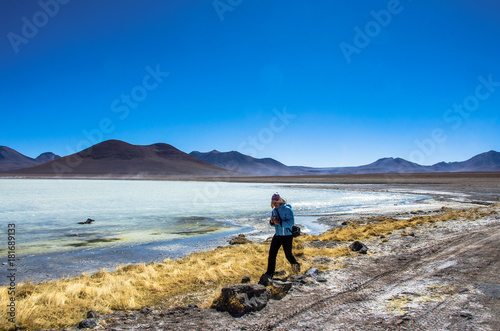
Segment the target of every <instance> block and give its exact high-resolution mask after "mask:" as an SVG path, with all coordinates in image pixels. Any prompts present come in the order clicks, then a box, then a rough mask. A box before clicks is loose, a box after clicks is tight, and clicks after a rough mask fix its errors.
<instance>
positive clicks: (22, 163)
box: [0, 146, 59, 171]
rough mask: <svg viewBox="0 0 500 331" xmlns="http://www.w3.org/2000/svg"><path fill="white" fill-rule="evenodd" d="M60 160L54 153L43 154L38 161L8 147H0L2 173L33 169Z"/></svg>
mask: <svg viewBox="0 0 500 331" xmlns="http://www.w3.org/2000/svg"><path fill="white" fill-rule="evenodd" d="M57 158H59V156H58V155H55V154H54V153H50V152H47V153H42V154H40V155H39V156H38V157H37V158H36V159H32V158H31V157H27V156H26V155H23V154H21V153H19V152H18V151H16V150H13V149H12V148H9V147H7V146H0V171H9V170H16V169H22V168H27V167H32V166H35V165H38V164H42V163H45V162H49V161H52V160H55V159H57Z"/></svg>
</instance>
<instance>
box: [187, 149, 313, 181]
mask: <svg viewBox="0 0 500 331" xmlns="http://www.w3.org/2000/svg"><path fill="white" fill-rule="evenodd" d="M189 154H190V155H192V156H194V157H196V158H198V159H200V160H202V161H205V162H207V163H210V164H212V165H215V166H217V167H221V168H224V169H228V170H234V171H239V172H245V173H248V174H252V175H259V176H287V175H288V176H293V175H303V174H304V173H305V172H304V171H303V170H301V169H295V168H293V167H289V166H286V165H284V164H283V163H281V162H278V161H276V160H275V159H271V158H264V159H257V158H254V157H251V156H248V155H245V154H241V153H239V152H235V151H232V152H224V153H222V152H219V151H216V150H213V151H211V152H208V153H201V152H196V151H195V152H191V153H189Z"/></svg>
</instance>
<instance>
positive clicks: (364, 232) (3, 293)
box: [0, 208, 495, 330]
mask: <svg viewBox="0 0 500 331" xmlns="http://www.w3.org/2000/svg"><path fill="white" fill-rule="evenodd" d="M491 213H495V211H494V209H493V208H474V209H466V210H442V211H441V212H440V213H438V214H436V215H432V216H418V217H413V218H411V219H407V220H395V219H390V218H372V219H369V220H365V221H363V222H364V223H367V224H362V223H361V221H357V222H352V224H351V225H349V226H346V227H342V228H337V229H333V230H330V231H327V232H326V233H324V234H322V235H319V236H312V235H306V236H301V237H299V238H297V239H296V240H295V243H294V253H295V254H296V256H297V257H298V258H299V260H300V262H301V263H302V266H303V270H306V269H307V268H308V267H310V266H312V264H311V261H312V259H313V258H314V257H318V256H328V257H340V256H346V255H350V254H357V253H352V252H350V251H349V249H348V248H347V247H346V245H342V246H339V247H337V248H334V249H328V248H321V249H318V248H312V247H309V246H306V245H304V243H307V242H310V241H313V240H322V241H326V240H337V241H342V242H350V241H353V240H362V239H366V238H369V237H371V236H381V235H388V234H390V233H391V232H392V231H394V230H398V229H403V228H408V227H417V226H420V225H423V224H426V223H434V222H437V221H446V220H451V219H468V220H474V219H478V218H481V217H484V216H486V215H488V214H491ZM268 249H269V243H252V244H245V245H238V246H227V247H222V248H218V249H215V250H212V251H208V252H202V253H193V254H191V255H189V256H188V257H185V258H183V259H178V260H169V259H167V260H165V261H164V262H163V263H150V264H138V265H129V266H123V267H120V268H118V269H117V270H116V271H114V272H106V271H100V272H98V273H96V274H93V275H86V274H84V275H82V276H80V277H76V278H72V279H61V280H57V281H50V282H44V283H40V284H32V283H22V284H18V286H17V288H16V324H17V325H19V326H21V327H22V328H26V329H28V330H36V329H47V328H52V329H54V328H56V329H57V328H63V327H65V326H66V327H67V326H70V327H71V326H75V325H76V324H77V323H78V322H79V321H81V320H82V319H84V318H85V316H86V312H87V311H89V310H95V311H97V312H99V313H100V314H105V313H109V312H111V311H114V310H124V309H140V308H142V307H144V306H152V305H157V304H162V305H177V304H187V303H191V302H195V303H197V304H202V305H203V304H205V305H206V304H208V303H209V301H210V300H211V299H213V298H214V297H215V294H216V292H217V291H218V290H220V288H222V287H223V286H227V285H229V284H234V283H238V282H239V281H240V280H241V278H242V277H243V276H250V277H251V278H252V279H254V280H255V279H259V277H260V275H261V274H262V273H263V271H264V270H265V269H266V266H267V252H268ZM277 268H280V269H285V270H290V266H289V264H288V262H287V261H286V259H285V257H284V254H283V252H282V251H280V254H279V255H278V261H277ZM323 268H325V267H324V266H323ZM190 294H195V295H190ZM8 300H9V296H8V288H7V287H1V288H0V306H1V307H4V308H2V309H1V310H0V330H9V329H12V328H13V324H12V323H10V322H8V316H7V314H6V313H7V311H6V308H5V307H6V306H7V304H8ZM203 300H204V301H203Z"/></svg>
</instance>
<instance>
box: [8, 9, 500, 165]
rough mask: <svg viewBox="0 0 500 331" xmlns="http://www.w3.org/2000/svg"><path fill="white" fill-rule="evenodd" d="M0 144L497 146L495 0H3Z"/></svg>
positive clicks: (443, 151)
mask: <svg viewBox="0 0 500 331" xmlns="http://www.w3.org/2000/svg"><path fill="white" fill-rule="evenodd" d="M0 16H1V17H0V35H1V37H2V39H1V42H0V87H1V92H0V109H1V114H2V115H1V130H0V145H6V146H9V147H11V148H14V149H16V150H18V151H19V152H21V153H23V154H26V155H28V156H30V157H36V156H37V155H38V154H40V153H42V152H46V151H52V152H54V153H57V154H59V155H67V154H70V153H72V152H76V151H78V150H80V149H82V148H85V147H87V146H89V145H90V144H91V143H95V142H98V141H102V140H107V139H121V140H124V141H127V142H130V143H133V144H152V143H157V142H165V143H169V144H172V145H174V146H175V147H177V148H179V149H180V150H182V151H184V152H187V153H189V152H191V151H193V150H198V151H202V152H204V151H210V150H212V149H217V150H219V151H230V150H237V151H240V152H242V153H245V154H250V155H252V156H255V157H272V158H275V159H277V160H279V161H281V162H283V163H285V164H287V165H307V166H354V165H361V164H366V163H370V162H373V161H375V160H376V159H378V158H381V157H387V156H393V157H402V158H405V159H408V160H411V161H415V162H418V163H420V164H433V163H437V162H439V161H462V160H465V159H468V158H469V157H472V156H473V155H475V154H478V153H481V152H485V151H488V150H497V151H499V150H500V139H499V138H500V122H499V121H498V114H499V110H500V61H499V59H500V43H499V42H498V36H499V35H500V2H498V1H491V0H474V1H472V0H469V1H465V0H453V1H452V0H448V1H431V0H427V1H423V0H421V1H410V0H401V1H395V0H390V1H361V0H338V1H332V0H317V1H305V0H302V1H289V0H287V1H285V0H277V1H250V0H217V1H213V0H208V1H200V0H198V1H192V0H149V1H138V0H136V1H131V0H120V1H118V0H114V1H113V0H110V1H97V0H85V1H83V0H40V1H26V0H2V1H0Z"/></svg>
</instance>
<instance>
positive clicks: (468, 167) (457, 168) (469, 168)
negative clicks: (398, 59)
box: [431, 151, 500, 172]
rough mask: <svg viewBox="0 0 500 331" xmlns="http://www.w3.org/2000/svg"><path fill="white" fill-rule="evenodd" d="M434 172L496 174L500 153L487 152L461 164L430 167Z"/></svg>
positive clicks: (499, 162) (437, 164) (453, 163)
mask: <svg viewBox="0 0 500 331" xmlns="http://www.w3.org/2000/svg"><path fill="white" fill-rule="evenodd" d="M431 168H432V170H433V171H434V172H488V171H491V172H496V171H500V153H499V152H496V151H489V152H486V153H481V154H478V155H476V156H474V157H472V158H470V159H468V160H466V161H463V162H440V163H436V164H434V165H432V166H431Z"/></svg>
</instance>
